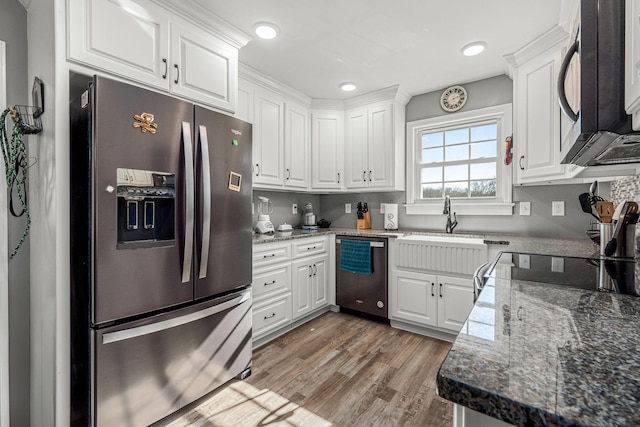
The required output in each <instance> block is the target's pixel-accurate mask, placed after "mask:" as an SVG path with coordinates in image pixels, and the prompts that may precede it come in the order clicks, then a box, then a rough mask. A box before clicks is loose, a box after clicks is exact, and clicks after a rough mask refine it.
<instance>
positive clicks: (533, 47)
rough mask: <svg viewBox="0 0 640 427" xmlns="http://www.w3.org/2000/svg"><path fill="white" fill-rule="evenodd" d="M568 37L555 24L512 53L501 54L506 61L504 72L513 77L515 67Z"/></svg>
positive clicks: (563, 30) (562, 29) (565, 32)
mask: <svg viewBox="0 0 640 427" xmlns="http://www.w3.org/2000/svg"><path fill="white" fill-rule="evenodd" d="M568 38H569V34H568V33H567V31H566V30H565V29H564V28H562V27H561V26H559V25H556V26H555V27H553V28H552V29H550V30H549V31H547V32H546V33H544V34H542V35H541V36H540V37H538V38H536V39H535V40H533V41H531V42H530V43H528V44H526V45H525V46H523V47H521V48H520V49H518V50H517V51H515V52H513V53H509V54H506V55H504V56H503V58H504V60H505V62H506V70H505V71H506V73H507V75H508V76H509V77H511V78H512V79H513V75H514V71H515V69H516V68H517V67H518V66H520V65H522V64H523V63H525V62H527V61H529V60H530V59H532V58H534V57H536V56H538V55H540V54H541V53H543V52H546V51H548V50H549V49H551V48H552V47H553V46H555V45H557V44H558V43H566V41H567V40H568Z"/></svg>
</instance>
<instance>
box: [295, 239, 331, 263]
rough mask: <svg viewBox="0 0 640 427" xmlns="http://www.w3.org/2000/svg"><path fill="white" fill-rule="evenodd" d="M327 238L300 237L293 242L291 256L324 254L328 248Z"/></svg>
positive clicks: (300, 256)
mask: <svg viewBox="0 0 640 427" xmlns="http://www.w3.org/2000/svg"><path fill="white" fill-rule="evenodd" d="M328 241H329V239H328V238H327V237H322V238H319V239H318V238H310V239H300V240H298V241H296V242H295V243H293V245H292V246H293V258H302V257H305V256H309V255H318V254H324V253H326V252H327V249H328V243H327V242H328Z"/></svg>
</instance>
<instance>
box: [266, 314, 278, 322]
mask: <svg viewBox="0 0 640 427" xmlns="http://www.w3.org/2000/svg"><path fill="white" fill-rule="evenodd" d="M272 317H276V314H275V313H271V316H264V320H267V319H271V318H272Z"/></svg>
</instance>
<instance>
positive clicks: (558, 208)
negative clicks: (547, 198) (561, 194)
mask: <svg viewBox="0 0 640 427" xmlns="http://www.w3.org/2000/svg"><path fill="white" fill-rule="evenodd" d="M551 215H552V216H564V201H559V202H551Z"/></svg>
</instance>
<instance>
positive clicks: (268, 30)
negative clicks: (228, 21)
mask: <svg viewBox="0 0 640 427" xmlns="http://www.w3.org/2000/svg"><path fill="white" fill-rule="evenodd" d="M253 31H254V32H255V33H256V35H257V36H258V37H260V38H261V39H265V40H271V39H273V38H275V37H276V36H277V35H278V33H279V30H278V27H276V26H275V25H273V24H271V23H269V22H258V23H257V24H256V25H254V26H253Z"/></svg>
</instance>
